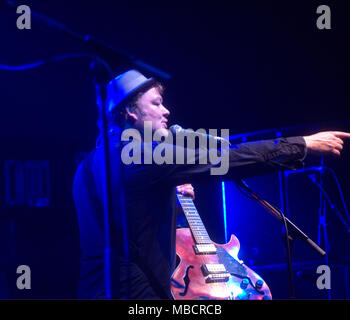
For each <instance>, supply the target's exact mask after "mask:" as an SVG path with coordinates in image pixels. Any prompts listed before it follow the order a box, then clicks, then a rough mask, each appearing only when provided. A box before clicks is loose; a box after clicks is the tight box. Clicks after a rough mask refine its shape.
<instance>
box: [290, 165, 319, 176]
mask: <svg viewBox="0 0 350 320" xmlns="http://www.w3.org/2000/svg"><path fill="white" fill-rule="evenodd" d="M325 170H326V169H325V167H322V166H321V167H310V168H305V169H300V170H293V171H285V172H284V173H285V175H286V176H290V175H293V174H298V173H307V174H311V173H315V172H323V171H325Z"/></svg>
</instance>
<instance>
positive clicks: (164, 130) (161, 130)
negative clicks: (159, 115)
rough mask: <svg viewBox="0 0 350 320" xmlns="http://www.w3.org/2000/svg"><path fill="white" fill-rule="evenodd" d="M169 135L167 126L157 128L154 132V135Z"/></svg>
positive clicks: (165, 136)
mask: <svg viewBox="0 0 350 320" xmlns="http://www.w3.org/2000/svg"><path fill="white" fill-rule="evenodd" d="M168 136H169V130H168V129H167V128H159V129H157V130H156V131H155V132H154V137H164V138H167V137H168Z"/></svg>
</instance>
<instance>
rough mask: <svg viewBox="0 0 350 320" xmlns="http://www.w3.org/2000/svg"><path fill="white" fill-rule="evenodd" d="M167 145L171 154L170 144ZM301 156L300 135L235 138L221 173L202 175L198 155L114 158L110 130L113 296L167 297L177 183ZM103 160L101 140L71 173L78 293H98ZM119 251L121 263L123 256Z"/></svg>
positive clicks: (292, 165)
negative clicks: (170, 159)
mask: <svg viewBox="0 0 350 320" xmlns="http://www.w3.org/2000/svg"><path fill="white" fill-rule="evenodd" d="M118 146H119V147H118ZM169 147H170V148H174V150H175V153H176V150H177V147H176V148H175V147H174V146H169ZM197 151H198V150H197ZM140 152H141V153H142V152H144V150H143V149H142V150H141V151H140ZM201 156H203V154H201V153H199V152H196V160H199V158H200V157H201ZM305 156H306V145H305V141H304V139H303V138H302V137H290V138H279V139H275V140H265V141H258V142H250V143H242V144H238V145H234V146H231V147H230V149H229V171H228V173H227V174H226V175H225V176H222V175H216V176H215V175H211V174H210V168H211V167H212V165H211V164H198V161H196V164H186V161H185V164H168V165H167V164H162V165H157V164H130V165H124V164H121V165H120V143H118V141H117V140H116V137H114V136H110V163H111V165H110V167H111V168H110V170H111V173H110V174H111V190H112V192H111V193H112V199H113V200H112V212H113V228H112V245H113V248H114V249H113V250H114V251H113V261H112V262H113V263H115V265H117V266H118V268H115V269H114V270H115V271H114V279H116V283H117V285H118V286H119V288H120V292H119V293H118V295H117V296H115V298H131V299H171V298H172V296H171V292H170V278H171V275H172V273H173V271H174V269H175V262H176V252H175V241H176V239H175V236H176V206H177V202H176V188H175V187H176V186H177V185H181V184H185V183H196V182H199V181H210V180H220V181H222V180H228V179H237V178H245V177H249V176H254V175H258V174H265V173H270V172H273V171H274V170H276V169H288V170H293V169H300V168H301V167H302V165H303V160H304V158H305ZM103 163H104V162H103V146H101V147H98V148H96V149H95V150H93V151H92V152H91V154H90V156H89V157H88V158H87V159H85V160H84V161H83V162H82V163H81V165H80V166H79V168H78V170H77V172H76V176H75V180H74V186H73V194H74V200H75V204H76V209H77V213H78V221H79V228H80V239H81V250H82V256H81V279H80V286H79V298H88V299H95V298H104V297H105V280H104V227H103V226H104V224H103V223H104V216H103V204H102V203H103V199H104V198H103V192H104V184H103V179H102V177H103ZM121 190H123V193H124V197H122V198H121V194H122V193H121ZM121 199H125V212H126V219H127V221H126V224H127V228H125V227H124V226H125V221H123V219H122V215H121V214H120V212H121V201H123V200H121ZM125 230H127V236H128V241H127V242H128V251H127V252H128V253H127V254H126V253H125V252H126V251H125V248H126V246H125V245H124V244H125V243H124V239H125ZM126 256H128V257H129V259H130V261H129V263H126V260H125V257H126ZM118 280H119V281H120V282H119V283H118Z"/></svg>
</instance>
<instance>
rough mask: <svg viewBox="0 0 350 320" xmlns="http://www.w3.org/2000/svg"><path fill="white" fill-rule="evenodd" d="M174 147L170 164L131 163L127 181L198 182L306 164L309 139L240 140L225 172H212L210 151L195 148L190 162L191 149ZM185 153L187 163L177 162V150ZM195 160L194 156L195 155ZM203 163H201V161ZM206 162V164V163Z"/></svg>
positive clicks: (297, 167)
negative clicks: (189, 152) (304, 162)
mask: <svg viewBox="0 0 350 320" xmlns="http://www.w3.org/2000/svg"><path fill="white" fill-rule="evenodd" d="M169 147H170V148H173V158H174V161H173V163H171V164H166V163H164V164H158V165H157V164H155V163H152V164H130V165H127V166H126V171H127V172H126V176H127V177H128V179H127V180H128V181H129V182H131V183H132V184H134V185H144V184H145V183H146V184H152V185H154V184H158V183H160V184H171V185H174V186H175V185H180V184H184V183H195V182H200V181H203V180H208V179H210V180H232V179H242V178H247V177H251V176H256V175H261V174H268V173H272V172H274V171H276V170H297V169H300V168H302V167H303V161H304V159H305V157H306V143H305V140H304V138H303V137H288V138H278V139H272V140H261V141H256V142H248V143H240V144H236V145H232V146H230V148H229V150H228V171H227V173H226V174H225V175H213V174H211V173H212V171H211V169H212V168H213V167H218V166H219V164H218V163H216V164H213V163H210V161H208V158H209V151H208V150H206V149H205V152H203V149H195V150H194V155H193V157H194V163H191V164H188V161H187V160H188V157H187V156H186V155H188V150H186V149H182V148H181V147H177V146H173V145H172V146H169ZM177 152H183V153H184V154H185V160H184V163H182V164H179V163H176V153H177ZM192 160H193V159H192ZM201 163H202V164H201ZM203 163H205V164H203Z"/></svg>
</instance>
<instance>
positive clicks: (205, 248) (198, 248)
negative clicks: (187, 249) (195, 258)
mask: <svg viewBox="0 0 350 320" xmlns="http://www.w3.org/2000/svg"><path fill="white" fill-rule="evenodd" d="M193 248H194V252H195V253H196V254H213V253H216V247H215V245H213V244H196V245H194V246H193Z"/></svg>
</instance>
